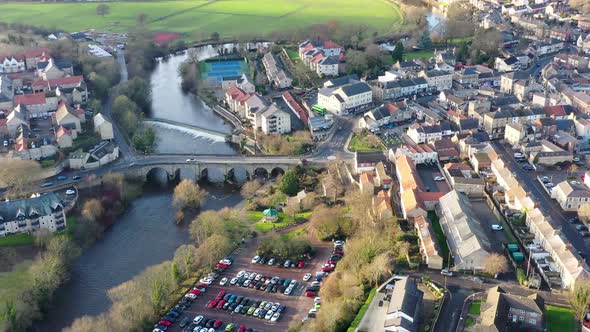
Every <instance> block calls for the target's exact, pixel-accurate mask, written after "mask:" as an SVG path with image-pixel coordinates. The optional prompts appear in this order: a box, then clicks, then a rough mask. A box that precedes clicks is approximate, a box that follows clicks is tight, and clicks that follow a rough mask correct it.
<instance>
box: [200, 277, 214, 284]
mask: <svg viewBox="0 0 590 332" xmlns="http://www.w3.org/2000/svg"><path fill="white" fill-rule="evenodd" d="M199 282H202V283H204V284H207V285H211V284H212V283H213V278H211V277H205V278H201V280H199Z"/></svg>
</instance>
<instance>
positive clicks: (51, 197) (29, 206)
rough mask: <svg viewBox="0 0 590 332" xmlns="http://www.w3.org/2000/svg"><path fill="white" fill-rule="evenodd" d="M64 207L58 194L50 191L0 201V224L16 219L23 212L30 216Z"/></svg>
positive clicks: (41, 214) (45, 213)
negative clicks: (38, 194) (29, 196)
mask: <svg viewBox="0 0 590 332" xmlns="http://www.w3.org/2000/svg"><path fill="white" fill-rule="evenodd" d="M60 209H63V206H62V205H61V202H60V200H59V198H58V197H57V195H56V194H54V193H52V192H50V193H47V194H44V195H41V196H39V197H32V198H23V199H16V200H11V201H4V202H0V225H1V224H3V223H5V222H8V221H14V220H16V218H17V216H18V215H20V214H23V216H24V217H29V216H35V214H36V215H37V216H46V215H50V214H52V213H54V211H59V210H60Z"/></svg>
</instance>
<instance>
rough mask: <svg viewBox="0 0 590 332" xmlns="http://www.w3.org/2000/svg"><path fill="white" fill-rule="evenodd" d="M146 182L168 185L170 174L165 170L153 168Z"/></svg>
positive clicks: (148, 173)
mask: <svg viewBox="0 0 590 332" xmlns="http://www.w3.org/2000/svg"><path fill="white" fill-rule="evenodd" d="M145 177H146V181H147V182H149V183H157V184H168V182H169V181H170V174H169V173H168V171H167V170H166V169H165V168H162V167H153V168H151V169H150V170H149V171H148V172H147V174H146V176H145Z"/></svg>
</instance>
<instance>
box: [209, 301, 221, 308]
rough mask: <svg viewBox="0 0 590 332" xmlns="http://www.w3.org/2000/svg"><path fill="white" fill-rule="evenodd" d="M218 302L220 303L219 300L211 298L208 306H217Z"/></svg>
mask: <svg viewBox="0 0 590 332" xmlns="http://www.w3.org/2000/svg"><path fill="white" fill-rule="evenodd" d="M217 303H219V300H211V301H209V303H208V304H207V308H210V309H212V308H215V307H217Z"/></svg>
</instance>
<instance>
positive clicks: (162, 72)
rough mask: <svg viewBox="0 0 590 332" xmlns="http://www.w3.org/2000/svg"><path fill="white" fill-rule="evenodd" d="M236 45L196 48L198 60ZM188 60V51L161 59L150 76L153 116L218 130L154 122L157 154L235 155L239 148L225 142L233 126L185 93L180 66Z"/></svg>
mask: <svg viewBox="0 0 590 332" xmlns="http://www.w3.org/2000/svg"><path fill="white" fill-rule="evenodd" d="M223 47H226V48H233V45H232V44H229V45H220V46H216V47H213V46H211V45H208V46H203V47H199V48H196V49H193V51H195V52H196V55H197V58H198V59H199V60H204V59H208V58H211V57H213V56H216V55H218V53H217V50H218V49H220V48H223ZM186 59H187V53H186V52H184V53H182V54H178V55H173V56H170V57H168V58H165V59H161V60H158V64H157V66H156V68H155V70H154V72H153V73H152V75H151V85H152V114H151V117H154V118H160V119H166V120H172V121H177V122H181V123H185V124H188V125H195V126H198V127H201V128H205V129H209V130H212V131H216V132H219V133H220V135H213V134H210V133H206V132H202V131H194V130H188V129H186V128H178V127H175V126H173V125H168V124H157V125H152V127H153V128H154V129H155V130H156V133H157V135H158V139H157V143H156V147H155V148H156V151H157V152H158V153H195V154H212V153H215V154H236V150H235V149H234V148H233V147H232V146H231V145H229V144H228V143H226V142H225V135H226V134H229V133H231V131H232V127H231V126H230V125H229V124H226V123H224V120H223V119H222V118H221V117H219V116H218V115H217V114H215V113H214V112H213V111H212V110H211V109H210V108H209V107H208V106H207V105H206V104H205V103H204V102H203V101H202V100H201V99H200V98H198V97H196V96H194V95H190V94H186V93H184V92H182V89H181V88H180V82H181V79H180V75H179V74H178V67H179V66H180V64H181V63H182V62H183V61H185V60H186Z"/></svg>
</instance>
